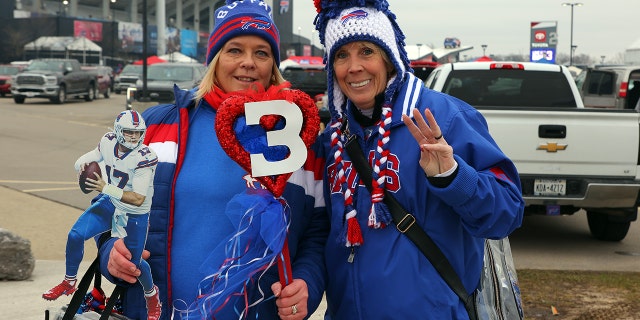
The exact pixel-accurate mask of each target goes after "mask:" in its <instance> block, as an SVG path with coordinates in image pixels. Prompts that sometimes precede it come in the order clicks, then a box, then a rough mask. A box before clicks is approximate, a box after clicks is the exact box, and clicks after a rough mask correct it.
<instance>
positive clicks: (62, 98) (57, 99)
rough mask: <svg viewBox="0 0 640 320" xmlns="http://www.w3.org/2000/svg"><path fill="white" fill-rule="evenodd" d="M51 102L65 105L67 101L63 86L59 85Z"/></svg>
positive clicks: (65, 89)
mask: <svg viewBox="0 0 640 320" xmlns="http://www.w3.org/2000/svg"><path fill="white" fill-rule="evenodd" d="M51 101H52V102H54V103H57V104H63V103H65V102H66V101H67V88H65V87H64V85H61V86H60V89H58V96H57V97H55V98H53V99H52V100H51Z"/></svg>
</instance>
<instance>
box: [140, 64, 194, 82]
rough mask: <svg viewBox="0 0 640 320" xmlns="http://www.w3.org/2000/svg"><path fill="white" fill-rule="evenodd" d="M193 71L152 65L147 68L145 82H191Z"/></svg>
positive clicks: (179, 67) (178, 67)
mask: <svg viewBox="0 0 640 320" xmlns="http://www.w3.org/2000/svg"><path fill="white" fill-rule="evenodd" d="M193 79H194V76H193V69H192V68H191V67H186V66H167V65H153V66H150V67H149V73H148V74H147V80H151V81H176V82H177V81H192V80H193Z"/></svg>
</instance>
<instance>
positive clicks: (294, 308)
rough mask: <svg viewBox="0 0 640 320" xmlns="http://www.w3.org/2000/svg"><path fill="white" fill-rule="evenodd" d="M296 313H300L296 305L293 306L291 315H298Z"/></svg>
mask: <svg viewBox="0 0 640 320" xmlns="http://www.w3.org/2000/svg"><path fill="white" fill-rule="evenodd" d="M296 313H298V306H297V305H295V304H294V305H292V306H291V314H296Z"/></svg>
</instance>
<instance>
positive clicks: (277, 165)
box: [244, 100, 307, 177]
mask: <svg viewBox="0 0 640 320" xmlns="http://www.w3.org/2000/svg"><path fill="white" fill-rule="evenodd" d="M244 113H245V117H246V119H247V125H257V124H259V123H260V118H261V117H262V116H266V115H270V114H276V115H280V116H282V117H284V119H285V123H286V125H285V127H284V128H282V129H281V130H276V131H269V132H267V143H268V144H269V146H270V147H273V146H286V147H288V148H289V152H290V153H289V157H287V158H286V159H283V160H279V161H273V162H270V161H267V159H266V158H265V157H264V155H263V154H262V153H256V154H251V175H252V176H254V177H264V176H270V175H276V174H282V173H289V172H293V171H296V170H298V169H299V168H300V167H302V165H303V164H304V161H305V160H306V159H307V147H306V146H305V145H304V142H303V141H302V138H301V137H300V131H301V129H302V121H303V119H302V111H301V110H300V108H299V107H298V106H297V105H296V104H294V103H291V102H289V101H286V100H271V101H261V102H248V103H245V105H244Z"/></svg>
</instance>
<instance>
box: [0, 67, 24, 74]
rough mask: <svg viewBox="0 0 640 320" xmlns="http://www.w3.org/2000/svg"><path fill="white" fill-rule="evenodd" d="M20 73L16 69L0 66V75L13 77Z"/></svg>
mask: <svg viewBox="0 0 640 320" xmlns="http://www.w3.org/2000/svg"><path fill="white" fill-rule="evenodd" d="M18 71H20V68H18V67H10V66H0V74H6V75H14V74H17V73H18Z"/></svg>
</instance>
